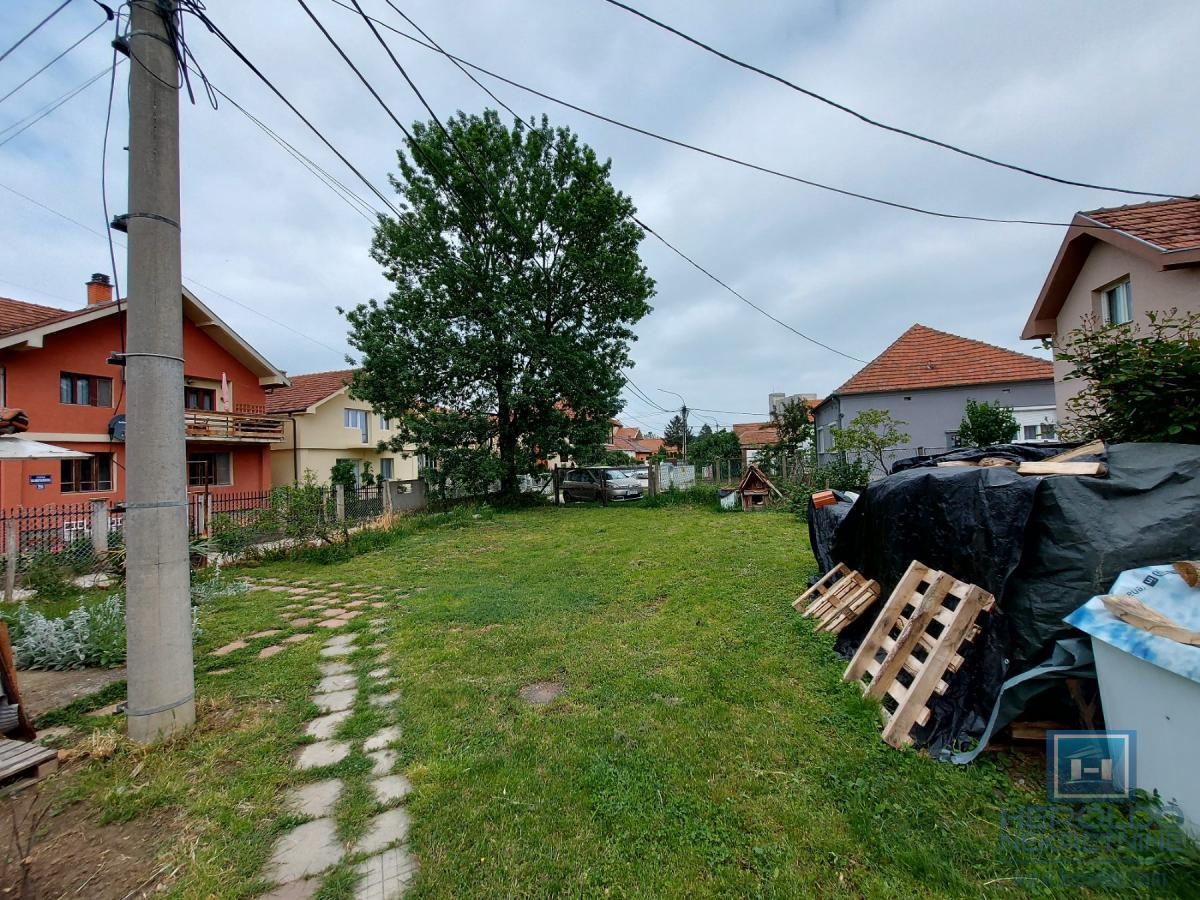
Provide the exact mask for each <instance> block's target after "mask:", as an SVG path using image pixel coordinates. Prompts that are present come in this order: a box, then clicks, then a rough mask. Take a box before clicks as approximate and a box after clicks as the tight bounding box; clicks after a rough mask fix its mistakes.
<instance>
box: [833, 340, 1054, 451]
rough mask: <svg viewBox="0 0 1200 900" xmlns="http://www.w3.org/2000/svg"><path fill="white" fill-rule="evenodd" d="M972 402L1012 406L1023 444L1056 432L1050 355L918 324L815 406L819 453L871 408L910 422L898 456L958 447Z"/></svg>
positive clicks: (1051, 437) (898, 449)
mask: <svg viewBox="0 0 1200 900" xmlns="http://www.w3.org/2000/svg"><path fill="white" fill-rule="evenodd" d="M968 400H979V401H983V402H987V403H993V402H998V403H1000V405H1001V406H1009V407H1012V409H1013V412H1014V414H1015V416H1016V418H1017V424H1018V428H1017V435H1016V441H1018V442H1027V443H1033V442H1037V441H1048V440H1053V439H1054V438H1055V433H1056V424H1057V418H1056V415H1055V405H1054V367H1053V365H1052V364H1051V363H1050V361H1049V360H1045V359H1038V358H1037V357H1034V356H1027V355H1026V354H1024V353H1017V352H1015V351H1013V350H1005V349H1003V348H1001V347H994V346H992V345H991V344H985V343H983V342H982V341H973V340H970V339H969V338H963V337H958V336H957V335H954V334H947V333H946V332H944V331H937V330H936V329H933V328H929V327H927V326H925V325H914V326H912V327H911V328H910V329H908V331H906V332H904V334H902V335H900V337H899V338H898V339H897V340H896V342H895V343H893V344H892V345H891V346H890V347H888V348H887V349H886V350H884V351H883V353H881V354H879V356H877V357H876V358H875V359H873V360H872V361H871V362H869V363H867V365H866V366H864V367H863V368H862V369H860V370H859V371H858V372H857V373H856V374H855V375H854V377H853V378H851V379H850V380H849V381H847V382H846V383H845V384H843V385H842V386H841V387H839V388H838V389H837V390H836V391H834V392H833V393H832V394H830V395H829V396H828V397H826V398H825V399H824V400H823V401H822V402H821V404H820V405H819V406H818V407H817V408H816V409H815V410H813V419H814V420H815V422H816V430H817V454H818V458H819V460H820V461H821V462H822V463H826V462H828V461H829V460H830V459H831V458H832V448H833V432H832V429H833V428H834V427H844V426H846V425H848V424H849V423H850V421H851V420H852V419H853V418H854V417H855V416H856V415H857V414H858V413H860V412H862V411H863V410H866V409H882V410H886V411H887V412H889V413H891V414H892V417H893V418H895V419H898V420H900V421H901V422H904V423H906V424H905V425H903V426H901V428H900V430H901V431H903V432H906V433H907V434H908V435H909V438H910V439H909V441H908V442H907V443H906V444H905V445H904V446H902V447H895V448H893V449H892V451H891V453H890V454H889V457H890V459H891V461H893V462H894V461H895V460H897V459H903V458H905V457H908V456H915V455H920V454H924V453H939V452H941V451H943V450H949V449H953V448H954V447H955V446H956V445H957V439H958V426H959V423H960V422H961V421H962V415H963V409H964V407H965V406H966V404H967V401H968Z"/></svg>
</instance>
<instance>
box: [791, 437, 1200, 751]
mask: <svg viewBox="0 0 1200 900" xmlns="http://www.w3.org/2000/svg"><path fill="white" fill-rule="evenodd" d="M988 449H989V452H988V453H987V454H985V455H997V454H993V453H991V452H990V450H991V449H992V448H988ZM1108 465H1109V475H1108V477H1107V478H1092V477H1075V476H1045V477H1042V476H1022V475H1018V474H1017V473H1016V471H1015V470H1013V469H1009V468H1004V467H995V468H940V469H939V468H930V467H924V468H921V467H915V468H910V469H908V470H907V471H901V472H898V473H897V474H895V475H892V476H889V477H888V478H884V479H881V480H880V481H877V482H874V483H873V484H871V485H870V486H869V487H868V488H867V490H866V492H865V493H864V494H863V495H862V496H861V497H860V498H859V500H858V501H857V502H856V503H855V504H854V505H853V506H852V507H851V508H850V510H849V511H848V512H847V513H846V515H845V518H844V520H843V521H842V523H841V525H840V526H839V527H837V528H836V535H835V537H834V540H833V545H832V547H833V549H832V552H831V554H830V559H831V561H832V562H833V563H836V562H843V563H845V564H846V565H847V566H849V567H851V568H853V569H857V570H858V571H860V572H862V573H863V574H865V575H867V576H868V577H870V578H874V579H876V580H877V581H879V583H880V586H881V587H882V589H883V595H884V596H885V597H886V596H887V595H888V594H890V593H891V591H892V589H893V588H894V587H895V585H896V582H897V581H898V580H899V579H900V576H901V575H902V574H903V573H904V570H905V569H906V568H907V567H908V564H909V563H910V562H911V561H912V560H914V559H918V560H920V561H921V562H923V563H925V564H926V565H929V566H932V567H934V568H937V569H942V570H943V571H946V572H949V573H950V574H951V575H953V576H954V577H955V578H958V579H959V580H961V581H966V582H971V583H973V584H978V585H979V586H980V587H982V588H984V589H985V590H987V591H989V592H990V593H992V594H993V595H994V596H995V597H996V599H997V606H996V610H995V611H994V612H993V613H991V614H990V615H987V616H984V617H983V619H982V621H981V624H982V626H983V633H982V634H981V636H980V637H979V638H977V639H976V641H975V642H974V644H973V645H970V646H969V647H968V648H967V650H966V652H964V654H963V655H964V657H965V659H966V664H965V665H964V666H963V667H962V669H961V670H960V671H959V673H958V675H957V676H956V677H955V678H954V679H953V680H952V681H951V688H950V690H949V691H948V692H947V694H946V695H945V696H942V697H935V698H934V699H933V701H931V703H930V706H931V708H932V710H933V713H934V716H933V719H932V720H931V723H930V726H928V729H927V730H926V732H925V733H923V734H918V735H917V736H918V738H919V739H920V740H921V742H922V743H925V744H926V745H927V746H929V748H930V749H931V750H932V751H937V750H939V749H942V748H945V747H948V746H952V745H955V744H957V743H958V742H959V741H960V739H961V738H963V737H965V736H970V735H978V734H980V733H981V732H982V731H983V729H984V728H985V726H986V723H987V722H988V720H989V719H990V718H992V714H993V712H994V710H995V708H996V702H997V698H998V697H999V695H1000V691H1001V686H1002V684H1003V683H1004V682H1005V680H1006V679H1011V678H1014V677H1015V676H1017V675H1020V674H1021V673H1023V672H1025V671H1027V670H1029V669H1031V668H1033V667H1034V666H1036V665H1038V664H1040V663H1042V662H1043V661H1045V660H1047V659H1048V658H1049V657H1050V656H1051V654H1052V651H1053V649H1054V647H1055V645H1056V643H1057V642H1058V641H1059V640H1062V639H1065V638H1069V637H1078V636H1079V632H1077V631H1075V630H1074V629H1072V628H1071V627H1070V626H1069V625H1067V624H1066V623H1065V622H1064V621H1063V619H1064V618H1065V617H1066V616H1067V615H1069V614H1070V613H1071V612H1073V611H1074V610H1075V609H1077V608H1078V607H1080V606H1082V605H1083V604H1084V603H1086V602H1087V600H1088V599H1089V598H1090V597H1092V596H1094V595H1096V594H1099V593H1103V592H1104V591H1105V590H1106V589H1107V586H1108V585H1110V584H1111V583H1112V581H1113V580H1114V579H1115V578H1116V576H1117V575H1118V574H1119V573H1120V572H1122V571H1124V570H1125V569H1134V568H1138V567H1139V566H1144V565H1152V564H1156V563H1162V562H1165V561H1170V560H1173V559H1186V558H1195V556H1197V555H1200V446H1193V445H1185V444H1119V445H1115V446H1112V447H1110V448H1109V449H1108ZM839 505H840V504H839ZM809 527H810V532H811V531H812V530H813V528H814V526H813V524H812V523H811V522H810V526H809ZM871 619H872V616H870V615H868V616H864V617H863V618H861V619H859V620H858V621H857V622H855V623H853V625H851V626H850V627H848V628H847V629H846V630H845V631H843V632H842V634H841V635H840V636H839V641H838V645H837V646H838V651H839V652H841V653H843V654H849V653H851V652H853V649H854V648H855V647H856V646H857V645H858V643H859V642H860V641H861V640H862V637H863V635H864V634H865V632H866V631H867V629H868V628H869V627H870V625H871Z"/></svg>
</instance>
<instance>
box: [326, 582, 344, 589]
mask: <svg viewBox="0 0 1200 900" xmlns="http://www.w3.org/2000/svg"><path fill="white" fill-rule="evenodd" d="M345 586H346V582H344V581H331V582H329V587H330V588H331V589H332V588H340V587H345Z"/></svg>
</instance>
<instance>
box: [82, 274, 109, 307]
mask: <svg viewBox="0 0 1200 900" xmlns="http://www.w3.org/2000/svg"><path fill="white" fill-rule="evenodd" d="M112 291H113V289H112V283H111V282H110V281H109V280H108V276H107V275H105V274H104V273H103V272H96V273H95V274H94V275H92V280H91V281H89V282H88V283H87V300H88V306H95V305H96V304H97V303H111V302H112V298H113V295H112Z"/></svg>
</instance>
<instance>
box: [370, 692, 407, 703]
mask: <svg viewBox="0 0 1200 900" xmlns="http://www.w3.org/2000/svg"><path fill="white" fill-rule="evenodd" d="M399 699H400V692H399V691H392V692H390V693H387V694H376V695H375V696H374V697H369V698H368V701H369V702H370V704H371V705H372V706H391V705H392V704H394V703H395V702H396V701H397V700H399Z"/></svg>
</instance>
